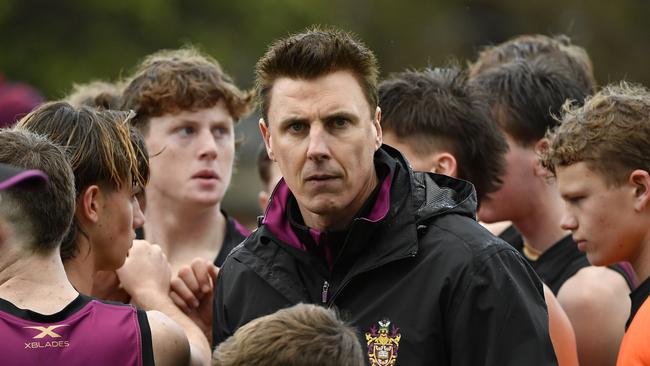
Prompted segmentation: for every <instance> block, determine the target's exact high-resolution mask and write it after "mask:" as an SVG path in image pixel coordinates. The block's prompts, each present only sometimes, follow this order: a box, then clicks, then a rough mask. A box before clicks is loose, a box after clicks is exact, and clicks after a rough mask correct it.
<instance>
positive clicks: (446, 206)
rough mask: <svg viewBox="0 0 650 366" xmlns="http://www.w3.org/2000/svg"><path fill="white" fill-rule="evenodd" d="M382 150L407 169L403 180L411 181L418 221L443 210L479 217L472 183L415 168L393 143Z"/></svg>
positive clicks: (446, 212) (442, 212) (438, 213)
mask: <svg viewBox="0 0 650 366" xmlns="http://www.w3.org/2000/svg"><path fill="white" fill-rule="evenodd" d="M382 150H383V151H382ZM380 151H382V152H383V153H384V154H386V155H387V156H388V157H390V158H392V159H393V160H394V161H395V164H396V165H397V166H399V167H401V170H402V171H403V172H405V173H406V174H405V175H406V177H404V178H402V180H403V181H404V182H403V183H406V181H408V182H409V183H410V184H408V186H409V187H410V190H411V193H412V194H411V196H412V199H413V207H415V222H416V223H417V224H422V223H424V222H426V221H428V220H429V219H431V218H433V217H435V216H438V215H442V214H452V213H453V214H460V215H464V216H468V217H471V218H473V219H475V218H476V208H477V202H476V191H475V190H474V186H473V185H472V184H471V183H469V182H467V181H465V180H462V179H457V178H452V177H449V176H446V175H442V174H436V173H429V172H416V171H413V170H412V169H411V167H410V163H409V162H408V161H407V160H406V158H405V157H404V156H403V155H402V153H400V152H399V151H398V150H397V149H395V148H393V147H391V146H388V145H383V146H382V148H381V149H380ZM378 153H379V151H378ZM397 179H399V177H397ZM398 187H399V185H398Z"/></svg>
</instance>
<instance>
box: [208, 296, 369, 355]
mask: <svg viewBox="0 0 650 366" xmlns="http://www.w3.org/2000/svg"><path fill="white" fill-rule="evenodd" d="M212 364H213V366H245V365H265V366H276V365H277V366H305V365H310V366H330V365H331V366H362V365H365V362H364V354H363V351H362V349H361V343H360V341H359V338H358V337H357V334H356V331H355V330H354V329H353V328H351V327H350V326H349V325H347V324H346V323H344V322H343V321H341V320H340V319H339V318H338V316H337V314H336V313H335V312H334V311H333V310H331V309H326V308H323V307H320V306H317V305H311V304H298V305H295V306H293V307H291V308H287V309H282V310H279V311H277V312H275V313H273V314H270V315H266V316H263V317H261V318H257V319H255V320H253V321H251V322H250V323H248V324H246V325H244V326H243V327H241V328H239V329H238V330H237V331H236V332H235V334H234V335H233V336H231V337H230V338H228V339H227V340H226V341H225V342H223V343H222V344H221V345H219V347H217V349H216V350H215V352H214V354H213V358H212Z"/></svg>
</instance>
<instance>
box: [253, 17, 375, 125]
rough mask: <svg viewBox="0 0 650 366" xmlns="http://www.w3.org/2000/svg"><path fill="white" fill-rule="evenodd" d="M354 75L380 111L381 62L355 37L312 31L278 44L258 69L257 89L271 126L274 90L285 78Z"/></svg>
mask: <svg viewBox="0 0 650 366" xmlns="http://www.w3.org/2000/svg"><path fill="white" fill-rule="evenodd" d="M342 70H345V71H350V72H351V73H352V74H353V75H354V77H355V78H356V79H357V81H358V82H359V85H361V89H362V90H363V92H364V94H365V97H366V100H367V101H368V104H369V105H370V115H374V113H375V109H376V108H377V99H378V98H377V80H378V77H379V66H378V63H377V58H376V57H375V55H374V54H373V53H372V51H371V50H370V49H369V48H368V47H366V45H364V44H363V42H361V41H360V40H359V39H358V38H357V37H356V36H355V35H353V34H351V33H348V32H345V31H342V30H339V29H334V28H322V27H311V28H308V29H307V30H305V31H303V32H302V33H298V34H293V35H290V36H288V37H286V38H283V39H280V40H277V41H275V42H274V43H273V44H272V45H271V46H270V47H269V49H268V50H267V51H266V53H265V54H264V56H262V58H260V60H259V61H258V62H257V65H256V67H255V75H256V80H255V89H256V94H257V97H258V102H259V104H260V106H261V110H262V116H263V117H264V120H265V121H266V122H267V123H268V111H269V105H270V103H271V89H272V88H273V83H274V82H275V80H277V79H278V78H281V77H288V78H291V79H306V80H311V79H315V78H318V77H320V76H324V75H326V74H329V73H332V72H335V71H342Z"/></svg>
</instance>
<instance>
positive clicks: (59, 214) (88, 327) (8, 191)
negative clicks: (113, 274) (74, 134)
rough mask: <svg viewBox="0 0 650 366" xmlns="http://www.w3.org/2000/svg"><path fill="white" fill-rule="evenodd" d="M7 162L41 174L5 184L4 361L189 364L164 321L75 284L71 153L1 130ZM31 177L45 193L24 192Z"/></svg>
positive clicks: (1, 227)
mask: <svg viewBox="0 0 650 366" xmlns="http://www.w3.org/2000/svg"><path fill="white" fill-rule="evenodd" d="M0 162H2V163H3V164H11V165H13V166H15V167H19V168H23V169H38V170H40V171H42V173H34V171H33V170H30V171H28V172H22V173H17V172H16V170H14V171H13V173H10V174H11V175H12V178H11V179H10V180H9V181H7V180H3V183H2V185H1V188H2V189H3V190H2V191H0V250H1V251H2V256H0V268H2V270H0V276H1V277H2V278H3V280H2V282H1V283H0V330H1V331H0V333H2V342H1V343H0V354H2V357H3V358H4V360H5V361H7V362H11V363H12V364H20V365H41V364H43V363H47V364H49V365H70V364H80V365H81V364H93V365H107V366H108V365H133V366H137V365H153V364H154V359H155V361H156V364H157V365H163V364H164V365H181V364H188V360H189V347H188V344H187V339H186V338H185V335H184V334H183V331H182V330H181V329H180V328H179V327H178V325H176V324H175V323H174V322H173V321H171V320H170V319H169V318H167V317H166V316H165V315H163V314H162V313H159V312H156V311H150V312H147V313H145V312H143V311H141V310H136V309H135V308H134V307H132V306H129V305H117V304H107V303H103V302H100V301H97V300H94V299H92V298H89V297H86V296H84V295H81V294H79V293H78V292H77V290H76V289H75V288H74V287H73V286H72V284H71V283H70V282H69V281H68V279H67V276H66V273H65V270H64V267H63V263H62V262H61V257H60V255H59V247H60V245H61V241H62V240H63V238H64V237H65V235H66V233H67V232H68V229H69V228H70V225H71V224H72V220H73V216H74V212H75V188H74V176H73V173H72V169H71V167H70V165H69V163H68V162H67V159H66V156H65V153H64V152H63V151H62V150H61V149H60V148H59V147H57V146H55V145H53V144H52V143H51V142H50V141H48V140H47V139H46V138H44V137H42V136H39V135H35V134H32V133H30V132H27V131H25V130H2V131H0ZM5 169H6V168H5V167H2V170H3V171H0V174H2V175H4V174H5V173H6V172H5V171H4V170H5ZM43 173H44V174H43ZM45 174H46V175H47V178H46V176H45ZM29 175H31V176H34V175H36V176H37V177H38V179H40V180H41V181H43V183H41V184H40V188H37V189H34V187H33V186H32V187H31V188H32V189H25V187H24V186H22V182H24V178H28V177H29ZM33 179H37V178H33ZM33 179H32V180H33ZM8 183H11V184H8Z"/></svg>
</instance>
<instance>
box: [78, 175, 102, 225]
mask: <svg viewBox="0 0 650 366" xmlns="http://www.w3.org/2000/svg"><path fill="white" fill-rule="evenodd" d="M105 199H106V197H105V195H104V194H103V193H102V190H101V189H100V188H99V186H97V185H94V184H93V185H90V186H88V187H87V188H86V189H84V191H83V192H81V194H80V199H79V200H78V201H77V208H76V216H77V219H78V220H79V221H81V222H82V223H91V224H96V223H97V222H98V221H99V219H100V217H101V211H102V208H103V205H104V200H105Z"/></svg>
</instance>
